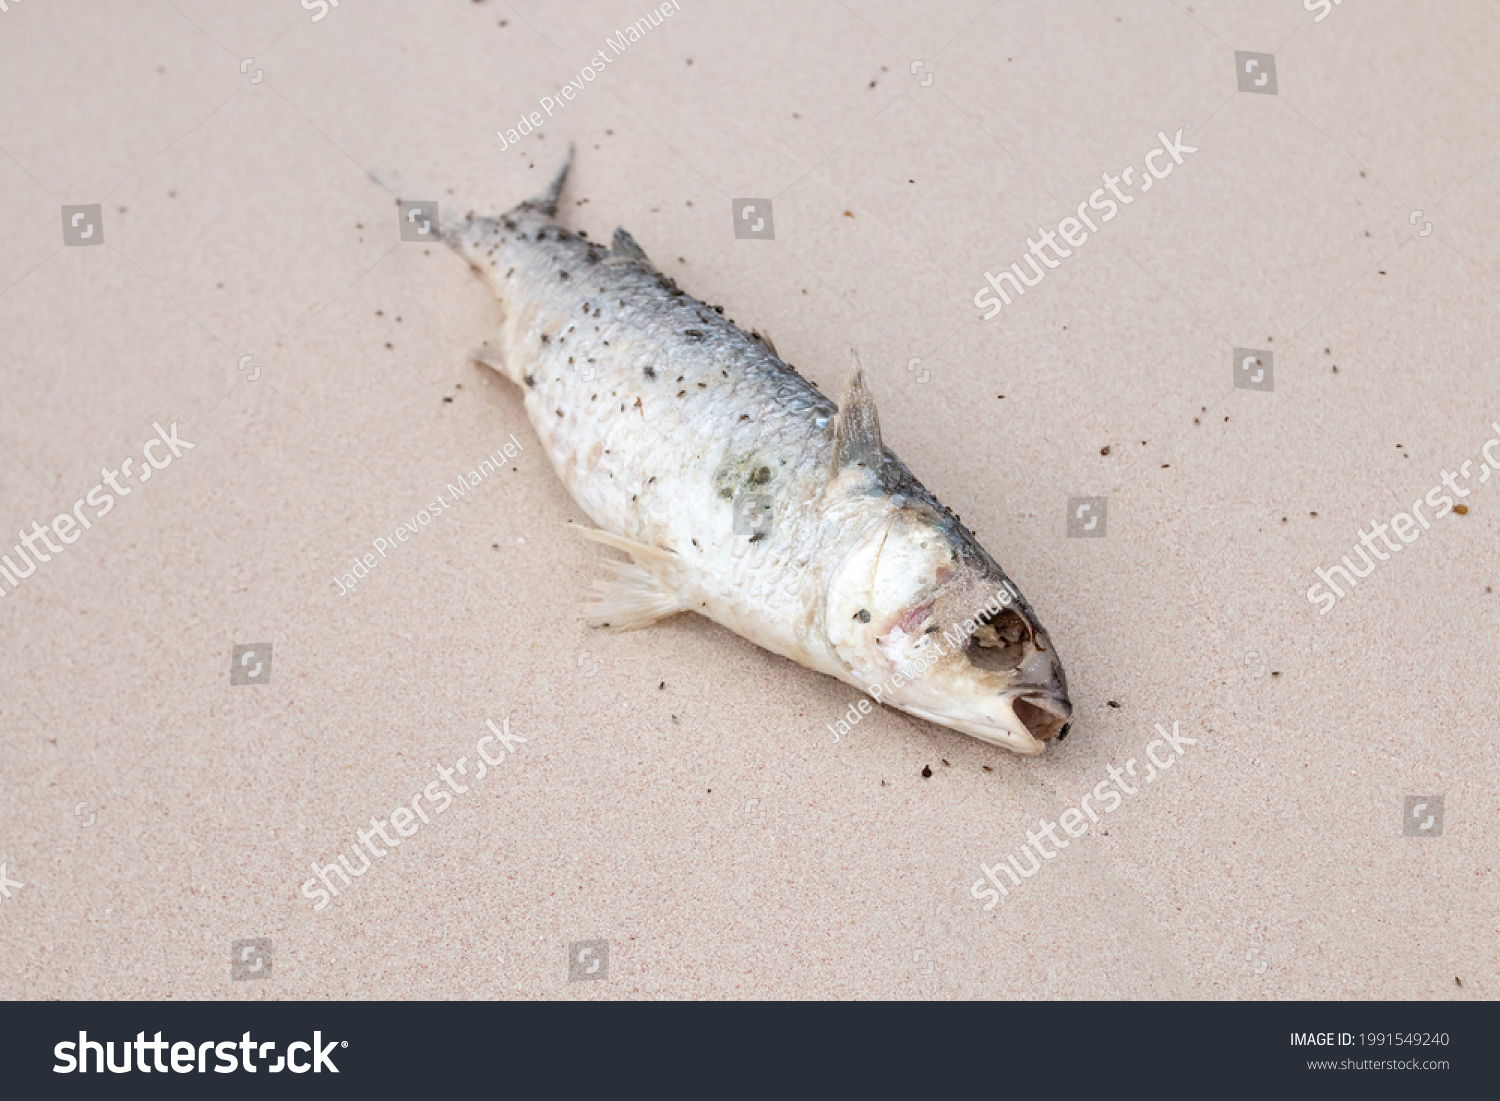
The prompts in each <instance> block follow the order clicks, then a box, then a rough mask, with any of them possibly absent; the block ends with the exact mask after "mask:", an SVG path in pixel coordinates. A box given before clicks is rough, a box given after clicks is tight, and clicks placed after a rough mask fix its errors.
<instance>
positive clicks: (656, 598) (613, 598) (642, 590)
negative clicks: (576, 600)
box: [568, 524, 687, 631]
mask: <svg viewBox="0 0 1500 1101" xmlns="http://www.w3.org/2000/svg"><path fill="white" fill-rule="evenodd" d="M568 526H569V527H571V528H572V529H573V530H574V531H576V532H578V534H579V535H582V536H583V537H584V538H585V539H592V540H593V541H594V542H596V543H603V544H604V545H605V546H606V547H614V548H615V549H616V550H622V551H625V552H626V553H627V554H629V555H630V556H631V557H632V558H633V559H635V561H634V562H620V561H610V562H606V563H605V565H606V566H607V567H608V568H609V569H610V570H612V571H613V572H614V577H606V578H600V579H599V580H597V581H595V582H594V587H593V591H592V592H591V593H590V596H591V597H592V600H590V601H589V602H588V603H585V604H584V605H583V607H582V609H581V610H582V612H583V614H584V615H585V616H586V617H587V621H588V625H589V626H590V627H609V628H611V629H613V630H616V631H637V630H640V629H641V628H642V627H649V626H651V624H653V623H655V622H656V621H657V620H659V619H665V618H666V617H667V616H670V615H676V614H677V613H678V612H682V611H686V610H687V605H686V604H684V603H683V602H682V598H681V597H680V596H678V594H677V593H675V592H673V591H672V590H671V589H669V588H668V587H667V586H666V585H665V584H663V583H662V582H661V581H660V580H659V579H658V578H657V577H656V575H655V574H653V573H652V572H650V570H649V569H644V568H642V567H643V566H654V567H656V568H657V569H658V570H660V569H662V568H663V567H667V568H670V567H672V566H674V565H675V564H676V563H677V555H675V554H673V553H672V552H671V551H665V550H661V549H659V548H657V547H648V546H646V545H645V544H644V543H637V542H635V540H633V539H626V538H624V537H622V536H619V535H611V534H610V533H609V532H607V531H597V530H593V529H590V528H585V527H582V526H581V525H578V524H569V525H568Z"/></svg>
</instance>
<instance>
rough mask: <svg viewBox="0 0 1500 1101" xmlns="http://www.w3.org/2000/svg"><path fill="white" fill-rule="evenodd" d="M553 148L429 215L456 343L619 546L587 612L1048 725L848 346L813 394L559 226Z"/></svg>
mask: <svg viewBox="0 0 1500 1101" xmlns="http://www.w3.org/2000/svg"><path fill="white" fill-rule="evenodd" d="M571 163H572V153H571V152H570V153H569V156H568V164H565V165H564V166H563V168H562V171H560V172H559V173H558V175H557V177H556V179H555V180H554V181H553V182H552V185H551V187H550V188H549V189H548V190H547V192H546V193H545V194H544V195H541V196H539V197H538V198H535V199H531V200H528V201H527V202H523V203H521V204H520V205H519V206H516V207H515V208H514V209H512V210H510V211H509V212H508V213H505V214H501V215H498V216H495V217H478V216H475V215H473V214H470V215H468V216H467V217H465V218H462V219H460V220H456V221H451V222H450V223H448V224H447V225H446V226H445V227H444V239H445V240H446V241H447V243H448V244H449V245H451V246H452V247H453V248H454V249H455V250H456V251H457V252H458V253H459V254H460V255H462V256H463V257H464V258H465V259H467V260H468V262H469V264H470V266H471V267H472V268H473V269H474V270H475V271H477V272H478V273H479V274H480V275H481V276H482V277H483V278H484V279H485V281H487V282H488V283H489V285H490V286H491V287H493V289H494V291H495V294H496V295H497V297H498V298H499V300H500V304H501V312H502V320H501V323H500V331H499V334H498V337H497V339H496V340H495V341H493V342H492V343H491V344H490V345H488V346H486V347H484V348H482V349H480V350H478V351H477V352H475V353H474V356H475V358H476V359H478V360H480V361H481V362H483V363H485V364H487V365H489V366H491V367H493V368H494V369H495V370H497V371H498V372H500V373H501V374H503V375H504V376H505V377H506V378H509V379H510V380H511V381H513V382H515V383H517V384H518V385H520V386H521V387H523V388H524V391H525V396H526V412H527V415H528V416H529V417H530V419H531V423H532V425H533V426H534V427H535V429H536V433H537V436H538V437H539V438H540V439H541V442H542V444H543V446H544V448H545V449H546V452H547V454H548V456H549V457H550V458H551V460H552V465H553V467H554V468H555V469H556V471H557V474H558V476H559V477H560V478H561V479H562V480H563V483H564V484H565V485H566V486H567V487H568V490H569V492H571V493H572V495H573V498H574V500H576V501H577V502H578V504H579V506H580V507H581V508H582V509H583V511H584V512H585V513H587V514H588V516H589V518H590V519H591V520H592V521H593V522H594V523H595V524H596V525H597V526H598V528H599V530H595V531H586V534H587V535H588V536H589V537H590V538H592V539H595V540H597V541H598V542H600V543H603V544H605V545H607V546H611V547H615V548H618V549H619V550H622V551H625V552H626V553H628V554H629V555H630V556H631V559H632V561H631V562H621V561H612V562H609V563H607V565H608V566H609V567H610V569H611V570H612V571H613V576H612V577H611V578H609V579H607V580H603V581H601V582H600V583H599V584H598V585H597V587H596V589H595V592H594V597H595V600H594V602H593V603H592V604H591V605H589V606H587V607H586V609H585V610H586V612H587V613H588V615H589V622H590V624H591V625H593V626H599V627H610V628H614V629H618V630H634V629H636V628H641V627H646V626H649V625H650V624H652V623H655V622H656V621H658V620H660V619H662V618H664V617H666V616H670V615H674V614H676V613H678V612H688V611H690V612H697V613H698V614H699V615H703V616H707V617H708V618H709V619H712V620H713V621H714V622H716V623H721V624H723V625H724V626H725V627H728V628H729V629H730V630H732V631H734V632H736V633H737V634H739V635H741V636H743V637H744V638H747V639H749V640H750V641H751V642H754V643H755V644H756V645H758V646H762V647H764V648H765V649H767V650H770V651H771V652H773V653H776V654H780V655H782V656H784V657H788V658H791V659H792V660H793V661H796V662H799V663H801V664H802V665H805V666H807V667H808V668H809V669H815V670H817V671H818V672H821V673H826V674H828V675H829V676H833V677H837V678H839V679H840V680H842V681H845V682H846V683H848V684H851V685H854V686H855V687H856V688H859V689H861V690H863V691H866V692H869V693H870V694H871V695H874V696H875V698H876V699H877V701H879V702H882V703H885V704H888V705H890V706H892V707H897V708H900V709H901V710H903V711H906V712H908V713H910V714H912V715H916V716H919V717H921V718H924V719H928V720H931V721H932V722H935V723H941V724H942V725H944V726H948V727H951V728H953V729H955V730H960V731H963V732H964V733H966V734H970V735H973V736H974V737H976V738H979V739H981V740H983V741H986V742H990V743H992V744H995V745H1001V746H1004V747H1006V748H1007V749H1010V750H1013V751H1014V752H1016V753H1022V754H1036V753H1040V752H1042V750H1043V749H1044V743H1045V741H1046V740H1047V739H1049V738H1052V737H1054V736H1059V737H1060V736H1062V735H1065V734H1066V733H1067V729H1068V723H1069V720H1070V718H1071V717H1072V704H1071V703H1070V702H1069V699H1068V690H1067V680H1066V678H1065V676H1064V674H1063V668H1062V663H1061V662H1060V661H1059V659H1058V656H1057V651H1056V649H1055V648H1054V646H1053V645H1052V640H1051V639H1050V638H1049V637H1048V636H1047V632H1046V631H1045V630H1044V629H1043V628H1042V625H1041V623H1040V622H1039V621H1038V620H1037V617H1036V615H1035V613H1034V612H1033V611H1032V609H1031V606H1030V605H1029V604H1028V603H1027V602H1026V600H1025V599H1024V598H1023V597H1021V596H1020V594H1019V592H1018V591H1017V590H1016V589H1015V587H1014V586H1013V585H1012V584H1011V583H1010V581H1009V579H1008V578H1007V577H1006V575H1005V573H1004V571H1003V570H1001V568H1000V567H999V565H997V564H996V562H995V560H994V559H993V558H992V557H990V555H989V554H988V553H986V551H985V550H984V548H983V547H981V546H980V545H979V543H978V541H977V540H976V539H975V538H974V536H973V535H972V534H971V533H970V532H969V530H968V529H967V528H965V527H964V525H963V524H962V523H961V522H960V521H959V519H958V518H957V517H956V516H955V515H954V514H953V513H952V512H951V511H949V510H948V509H947V508H945V507H944V506H943V505H942V504H941V503H940V502H939V501H938V500H937V498H935V497H934V496H933V495H932V494H931V493H930V492H928V490H927V489H926V488H925V487H924V486H923V485H922V483H921V482H919V481H917V479H916V478H915V477H914V476H913V475H912V473H911V471H910V470H908V469H907V468H906V466H905V464H904V463H902V462H901V460H900V459H898V458H897V457H896V456H895V454H893V453H892V452H891V450H890V449H889V448H887V447H886V446H885V445H884V444H883V443H882V442H881V437H880V418H879V416H878V414H877V413H876V409H875V400H874V397H873V396H872V395H871V392H870V387H869V384H868V383H867V381H866V379H865V375H864V372H863V370H862V369H861V368H860V366H859V361H858V357H857V356H856V357H855V360H854V367H853V374H852V377H851V378H850V380H849V384H848V386H847V388H846V389H845V391H844V394H843V399H842V401H841V402H840V403H839V404H838V405H837V406H835V405H834V403H833V402H832V401H830V400H829V399H828V398H826V397H824V396H823V395H822V394H821V393H819V392H818V391H817V390H816V389H815V388H814V387H813V386H812V385H810V384H809V383H808V382H806V381H805V380H804V379H803V378H802V377H801V376H800V375H798V374H797V372H796V371H795V370H794V369H793V368H792V367H790V366H788V365H787V364H786V363H784V362H783V361H782V360H781V359H780V358H779V357H778V356H777V354H776V351H775V349H774V348H773V347H772V346H771V345H770V343H769V341H765V340H763V339H761V338H759V337H758V336H752V335H750V334H747V333H745V332H744V331H743V330H741V329H739V328H738V327H737V326H735V325H734V324H733V323H732V322H730V321H728V320H726V319H725V318H724V317H723V316H722V315H721V314H720V313H718V312H716V310H715V309H714V308H712V307H709V306H706V305H704V304H703V303H701V302H699V301H698V300H697V299H695V298H693V297H692V296H691V295H688V294H686V293H684V292H683V291H682V290H680V289H679V288H678V286H677V284H676V283H675V282H674V281H673V280H672V279H671V278H669V277H667V276H666V275H664V274H662V273H661V272H660V271H658V270H657V268H656V267H655V266H654V265H653V264H652V263H651V261H650V260H648V259H647V258H646V254H645V252H644V251H643V250H642V249H641V247H640V246H639V245H638V244H636V242H635V239H634V238H632V237H631V236H630V234H629V233H627V232H626V231H625V230H624V229H617V230H616V231H615V235H614V240H613V241H612V243H611V247H609V248H605V247H603V246H602V245H600V244H597V243H595V242H593V241H590V240H588V239H587V238H586V237H583V236H582V235H580V234H577V233H573V232H571V231H569V230H568V229H566V228H565V227H563V226H562V225H560V224H559V223H558V222H557V221H556V220H555V217H554V216H555V215H556V213H557V205H558V198H559V195H560V194H561V192H562V188H563V183H564V181H565V179H566V178H567V173H568V167H569V165H571ZM580 530H584V529H580ZM1012 594H1014V595H1012Z"/></svg>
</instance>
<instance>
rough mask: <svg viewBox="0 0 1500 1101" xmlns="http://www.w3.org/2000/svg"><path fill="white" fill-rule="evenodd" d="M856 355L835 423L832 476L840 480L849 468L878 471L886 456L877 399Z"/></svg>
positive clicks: (857, 354)
mask: <svg viewBox="0 0 1500 1101" xmlns="http://www.w3.org/2000/svg"><path fill="white" fill-rule="evenodd" d="M850 354H851V355H853V356H854V374H852V375H851V376H850V377H849V385H848V386H846V387H844V398H843V401H841V402H840V403H839V412H838V416H837V417H836V418H835V419H834V422H833V474H834V476H835V477H837V476H838V475H839V474H840V473H842V472H843V471H844V470H845V469H846V468H847V467H850V466H854V465H858V466H863V467H865V468H866V469H868V470H870V471H871V472H872V473H873V472H875V471H877V470H879V468H880V462H881V459H882V457H883V456H884V451H885V449H884V445H882V444H881V442H880V414H879V413H877V412H876V411H875V397H874V395H873V394H871V393H870V387H869V386H868V385H867V384H866V383H865V369H864V367H862V366H861V365H860V362H859V353H858V352H853V351H852V350H851V353H850Z"/></svg>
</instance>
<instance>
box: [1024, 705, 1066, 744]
mask: <svg viewBox="0 0 1500 1101" xmlns="http://www.w3.org/2000/svg"><path fill="white" fill-rule="evenodd" d="M1010 708H1011V710H1012V711H1014V712H1015V715H1016V718H1018V719H1020V720H1021V724H1022V725H1023V726H1025V727H1026V729H1027V730H1028V731H1030V732H1031V736H1032V737H1033V738H1035V739H1036V740H1037V741H1039V742H1044V741H1046V740H1047V739H1048V738H1053V737H1055V738H1058V739H1059V740H1061V739H1062V738H1065V737H1067V733H1068V727H1069V725H1070V722H1069V720H1071V719H1072V717H1073V707H1072V705H1071V704H1069V703H1068V701H1067V700H1062V699H1058V698H1057V697H1056V696H1048V695H1037V696H1022V697H1021V698H1019V699H1016V700H1013V701H1012V702H1011V705H1010Z"/></svg>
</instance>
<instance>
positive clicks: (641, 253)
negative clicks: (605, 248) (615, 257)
mask: <svg viewBox="0 0 1500 1101" xmlns="http://www.w3.org/2000/svg"><path fill="white" fill-rule="evenodd" d="M610 251H611V252H614V253H617V254H619V255H620V256H629V257H631V258H632V259H635V260H645V261H646V263H648V264H649V263H651V261H650V260H649V259H647V257H646V250H645V249H643V248H641V246H640V245H638V244H636V243H635V238H634V237H632V236H631V235H630V234H629V233H627V232H626V231H625V227H624V226H616V227H615V239H614V240H613V241H612V242H611V243H610Z"/></svg>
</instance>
